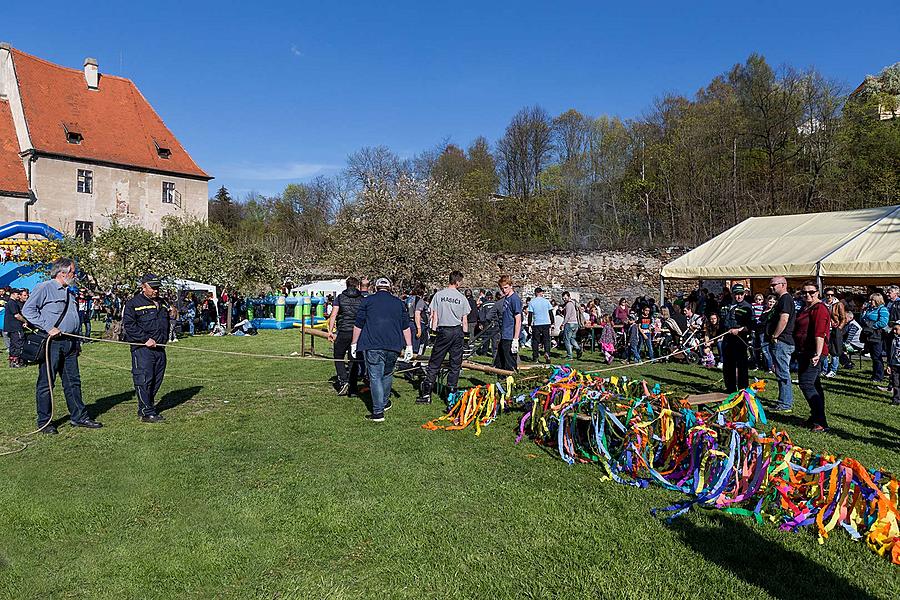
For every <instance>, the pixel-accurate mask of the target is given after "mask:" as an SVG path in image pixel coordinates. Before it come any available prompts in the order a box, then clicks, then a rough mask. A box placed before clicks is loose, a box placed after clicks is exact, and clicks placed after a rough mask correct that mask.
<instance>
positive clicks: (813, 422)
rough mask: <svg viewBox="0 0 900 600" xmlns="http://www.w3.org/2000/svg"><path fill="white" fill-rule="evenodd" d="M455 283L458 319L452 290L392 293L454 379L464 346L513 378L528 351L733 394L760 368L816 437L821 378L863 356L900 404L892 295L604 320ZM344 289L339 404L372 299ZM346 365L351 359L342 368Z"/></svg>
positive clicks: (776, 299)
mask: <svg viewBox="0 0 900 600" xmlns="http://www.w3.org/2000/svg"><path fill="white" fill-rule="evenodd" d="M457 275H458V278H459V280H458V281H452V283H451V284H450V286H449V288H452V295H453V297H455V298H456V299H457V300H458V301H459V304H456V303H454V305H453V306H454V309H456V307H459V306H463V307H466V308H467V309H468V310H467V312H466V313H465V315H464V317H463V318H462V319H459V318H457V317H456V316H455V314H451V313H447V312H446V311H442V308H441V307H442V306H444V305H445V304H446V297H447V294H449V293H450V292H448V291H447V289H445V290H441V291H438V290H433V291H432V293H430V294H428V293H426V291H425V288H424V286H422V285H417V286H414V287H413V288H412V289H410V290H408V291H406V292H403V293H398V294H397V297H398V298H399V299H400V300H401V301H402V302H403V303H404V305H405V306H406V318H408V320H409V327H410V332H411V345H412V348H413V350H414V352H415V353H416V354H424V353H425V351H426V348H427V347H428V346H429V345H431V346H432V347H433V351H432V357H434V356H440V359H441V360H443V358H444V355H445V354H446V353H448V352H449V354H450V372H451V373H456V372H458V367H457V365H458V364H459V363H460V361H461V359H462V355H463V347H464V345H467V346H468V347H469V349H470V351H471V352H473V353H477V354H481V355H487V356H491V357H493V365H494V366H496V367H498V368H501V369H504V370H510V371H512V370H515V369H517V368H518V364H519V361H520V360H527V359H526V358H525V357H524V356H522V353H520V350H522V349H529V350H530V360H531V361H533V362H546V363H549V362H551V361H552V360H553V359H554V357H565V359H567V360H570V359H572V358H581V355H582V353H583V351H584V349H585V347H586V346H587V345H588V344H590V346H591V349H592V350H594V351H597V352H599V353H600V356H602V357H603V359H604V360H605V361H606V362H612V361H613V360H614V359H615V358H616V357H618V358H620V359H622V360H623V361H626V362H632V363H637V362H641V361H645V360H660V359H662V360H667V361H682V362H684V361H693V362H697V363H698V364H701V365H703V366H706V367H708V368H711V369H720V370H722V372H723V382H724V389H725V391H726V392H734V391H737V390H739V389H743V388H745V387H747V386H748V385H749V372H750V370H751V369H757V370H759V371H764V372H767V373H770V374H774V375H775V376H776V379H777V381H778V400H777V403H776V405H775V407H774V410H775V411H777V412H782V413H789V412H791V411H792V410H793V387H792V386H793V384H795V383H796V384H797V385H798V387H799V388H800V390H801V392H802V393H803V394H804V397H805V398H806V399H807V401H808V402H809V404H810V407H811V412H812V416H811V418H810V420H809V422H808V425H809V426H810V427H811V428H812V429H814V430H816V431H819V430H824V429H825V428H827V419H826V417H825V409H824V406H825V394H824V390H823V387H822V382H821V378H823V377H824V378H833V377H836V376H837V374H838V372H839V371H840V370H842V369H843V370H849V369H853V368H854V363H853V357H854V356H860V357H862V356H863V355H868V357H869V358H870V363H871V369H872V373H871V379H872V381H873V383H874V384H875V385H876V387H877V389H878V390H880V391H883V392H889V393H891V394H892V403H894V404H900V385H898V382H897V378H898V377H900V373H898V371H900V288H898V287H897V286H893V285H892V286H888V287H886V288H885V289H884V290H883V291H872V292H871V293H869V294H868V295H864V294H860V293H857V292H846V293H841V292H839V291H838V290H837V289H836V288H832V287H829V288H826V289H825V290H819V287H818V286H817V284H816V283H815V282H811V281H807V282H805V283H803V284H802V285H800V286H799V287H797V288H796V289H795V290H793V292H792V291H791V290H789V289H788V282H787V280H786V279H785V278H784V277H776V278H773V279H772V280H771V282H770V285H769V290H768V293H766V294H763V293H755V294H753V295H752V296H751V294H750V290H748V289H745V287H744V286H743V285H742V284H736V285H734V286H732V287H731V288H730V289H723V290H722V292H720V293H718V294H712V293H710V292H709V290H708V289H705V288H699V289H697V290H694V291H693V292H691V293H690V294H679V296H678V297H677V298H676V299H674V301H669V300H668V299H664V300H663V302H662V303H661V304H657V302H656V301H655V299H654V298H651V297H638V298H636V299H634V300H633V301H629V300H628V299H626V298H620V299H619V300H618V302H616V303H615V305H614V308H612V309H611V310H606V309H604V307H605V306H607V304H606V303H605V302H604V301H603V299H601V298H591V299H588V300H587V301H578V300H575V299H574V298H573V294H572V293H570V292H568V291H564V292H562V293H559V294H558V295H556V296H554V295H552V294H548V293H547V291H545V290H543V289H541V288H539V287H538V288H535V290H534V293H533V295H528V296H526V298H525V299H524V300H522V299H521V297H520V295H519V293H518V292H516V291H515V290H514V288H513V285H512V281H511V280H510V278H509V277H508V276H504V277H503V278H501V279H500V281H498V288H499V289H496V290H488V289H471V288H470V289H464V288H462V287H461V277H462V276H461V275H459V274H457ZM452 279H453V278H451V280H452ZM347 286H348V291H347V292H344V293H343V294H341V295H339V296H338V297H337V298H331V297H329V298H327V308H326V312H327V314H329V315H330V320H329V331H332V332H333V335H334V337H333V338H332V339H334V340H335V343H336V345H335V358H336V359H340V360H338V361H337V363H338V367H337V380H338V393H339V394H341V395H348V394H349V395H352V394H354V393H356V391H357V388H358V379H359V373H360V371H361V369H362V368H364V367H363V365H364V363H365V357H364V356H362V355H359V356H357V355H355V354H353V353H352V352H351V345H352V344H351V341H350V337H349V336H350V335H351V333H352V330H353V326H354V324H355V315H356V313H355V306H357V305H358V304H361V303H362V302H363V299H364V298H365V297H366V296H367V295H368V280H365V279H364V280H362V282H360V280H358V279H356V278H350V279H348V284H347ZM449 288H448V289H449ZM820 294H821V295H820ZM557 298H558V299H557ZM453 312H454V313H455V312H459V310H458V309H456V310H455V311H453ZM447 315H450V318H449V320H447V319H446V318H445V317H446V316H447ZM435 318H436V320H435ZM445 321H446V322H445ZM429 325H431V326H430V327H429ZM447 328H450V329H452V330H454V333H453V344H450V342H449V341H448V340H450V338H449V337H448V335H449V334H448V333H446V329H447ZM341 331H343V337H342V334H341ZM435 336H436V337H437V339H435ZM456 338H459V341H456ZM439 340H443V341H441V342H440V343H439ZM398 343H399V342H398ZM445 346H446V347H445ZM450 347H452V350H449V351H448V350H447V348H450ZM399 351H400V349H399V348H398V349H397V352H399ZM348 358H356V360H355V361H353V360H351V361H350V363H345V360H347V359H348ZM437 364H439V363H436V365H437ZM885 364H887V369H886V368H885ZM354 365H360V366H359V367H354ZM436 365H435V366H433V368H432V369H431V370H430V371H429V372H428V376H427V377H426V379H425V381H424V383H423V386H422V388H421V390H420V401H430V394H431V391H432V390H431V387H432V386H433V383H434V376H433V373H436V368H437V367H436ZM354 369H356V370H355V371H354ZM886 373H889V374H890V377H891V381H890V382H888V381H887V380H886ZM455 386H456V378H455V377H454V378H452V379H451V380H450V381H449V384H448V387H449V389H450V391H451V392H452V391H453V390H454V389H455Z"/></svg>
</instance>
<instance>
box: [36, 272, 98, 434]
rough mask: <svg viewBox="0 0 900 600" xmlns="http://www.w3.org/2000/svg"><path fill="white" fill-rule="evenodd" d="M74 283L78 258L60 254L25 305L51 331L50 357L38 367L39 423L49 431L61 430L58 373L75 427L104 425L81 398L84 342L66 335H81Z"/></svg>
mask: <svg viewBox="0 0 900 600" xmlns="http://www.w3.org/2000/svg"><path fill="white" fill-rule="evenodd" d="M73 283H75V262H74V261H73V260H72V259H70V258H57V259H56V260H55V261H53V263H52V264H51V265H50V280H49V281H44V282H42V283H39V284H37V285H36V286H35V287H34V290H33V291H32V293H31V297H30V298H29V299H28V302H26V303H25V306H23V307H22V315H23V316H24V317H25V319H27V320H28V322H29V323H31V324H32V325H34V326H35V327H37V328H39V329H41V330H42V331H45V332H46V333H47V341H46V342H45V343H46V344H47V345H48V348H49V349H48V351H47V352H48V357H47V361H46V362H45V363H44V364H42V365H40V366H39V368H38V378H37V385H36V388H35V396H36V400H37V426H38V429H39V430H40V431H41V432H42V433H47V434H54V433H58V432H57V430H56V426H55V425H53V424H52V423H51V422H50V419H51V418H53V407H52V404H51V399H50V388H51V387H52V386H53V384H54V383H55V382H56V375H57V374H59V375H60V376H61V378H62V382H63V390H64V392H65V396H66V405H67V406H68V408H69V419H70V423H71V424H72V427H87V428H89V429H99V428H100V427H103V425H102V424H100V423H98V422H97V421H94V420H93V419H91V418H90V417H89V416H88V414H87V411H86V410H85V408H84V402H83V401H82V399H81V373H80V372H79V370H78V355H79V354H80V352H81V344H80V343H79V342H78V340H77V339H76V338H74V337H69V336H67V335H66V334H76V335H77V334H78V332H79V330H80V329H81V318H80V317H79V316H78V302H77V301H76V299H75V298H74V297H73V294H72V292H70V291H69V286H71V285H72V284H73Z"/></svg>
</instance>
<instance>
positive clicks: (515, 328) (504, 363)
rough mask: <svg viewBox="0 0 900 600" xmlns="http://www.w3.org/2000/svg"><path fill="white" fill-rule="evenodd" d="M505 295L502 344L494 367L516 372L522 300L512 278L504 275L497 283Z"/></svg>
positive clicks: (499, 346)
mask: <svg viewBox="0 0 900 600" xmlns="http://www.w3.org/2000/svg"><path fill="white" fill-rule="evenodd" d="M497 284H498V285H499V286H500V293H501V294H503V297H504V302H503V312H502V313H501V314H500V343H499V344H498V346H497V356H495V357H494V366H495V367H497V368H498V369H504V370H506V371H515V370H516V368H517V367H518V360H517V356H518V354H519V334H520V333H521V331H522V299H521V298H519V295H518V294H517V293H516V292H515V290H514V289H513V286H512V277H510V276H509V275H502V276H501V277H500V280H499V281H498V282H497Z"/></svg>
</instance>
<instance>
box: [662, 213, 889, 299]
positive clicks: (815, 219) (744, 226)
mask: <svg viewBox="0 0 900 600" xmlns="http://www.w3.org/2000/svg"><path fill="white" fill-rule="evenodd" d="M660 275H661V277H662V279H663V280H664V279H768V278H770V277H773V276H775V275H784V276H785V277H788V278H791V279H804V278H820V279H821V280H822V281H825V282H827V283H831V284H845V285H851V284H863V283H887V282H896V281H897V280H900V206H880V207H877V208H865V209H861V210H846V211H839V212H825V213H810V214H800V215H783V216H776V217H754V218H751V219H747V220H746V221H743V222H742V223H739V224H737V225H735V226H734V227H732V228H731V229H729V230H728V231H725V232H723V233H721V234H719V235H717V236H716V237H714V238H713V239H711V240H709V241H708V242H706V243H705V244H703V245H701V246H698V247H697V248H694V249H693V250H691V251H690V252H688V253H687V254H685V255H683V256H681V257H680V258H677V259H675V260H673V261H672V262H670V263H669V264H667V265H666V266H664V267H663V268H662V270H661V271H660Z"/></svg>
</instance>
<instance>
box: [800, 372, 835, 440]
mask: <svg viewBox="0 0 900 600" xmlns="http://www.w3.org/2000/svg"><path fill="white" fill-rule="evenodd" d="M821 361H822V362H820V363H819V364H818V365H813V364H812V361H811V360H810V357H809V356H806V355H798V356H797V384H798V386H799V387H800V391H801V392H803V397H804V398H806V401H807V402H808V403H809V411H810V415H809V422H810V424H811V425H821V426H822V427H828V422H827V421H826V420H825V390H824V389H823V388H822V379H821V377H820V375H821V373H822V364H823V363H824V361H825V359H824V357H823V358H822V359H821Z"/></svg>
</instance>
